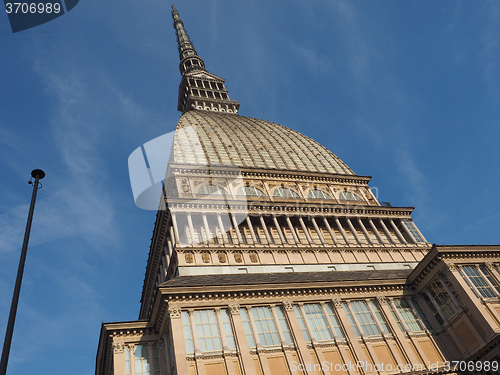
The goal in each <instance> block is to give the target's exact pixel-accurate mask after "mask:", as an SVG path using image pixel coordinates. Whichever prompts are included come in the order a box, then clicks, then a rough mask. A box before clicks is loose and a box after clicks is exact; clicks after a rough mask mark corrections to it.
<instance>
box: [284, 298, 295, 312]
mask: <svg viewBox="0 0 500 375" xmlns="http://www.w3.org/2000/svg"><path fill="white" fill-rule="evenodd" d="M283 308H284V309H285V311H292V310H293V302H292V301H289V300H286V301H283Z"/></svg>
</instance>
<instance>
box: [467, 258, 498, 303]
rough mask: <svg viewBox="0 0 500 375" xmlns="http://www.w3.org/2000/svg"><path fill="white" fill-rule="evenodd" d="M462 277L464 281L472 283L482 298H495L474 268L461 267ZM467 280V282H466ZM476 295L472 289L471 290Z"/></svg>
mask: <svg viewBox="0 0 500 375" xmlns="http://www.w3.org/2000/svg"><path fill="white" fill-rule="evenodd" d="M461 271H462V277H463V278H464V279H465V281H468V282H470V283H472V285H474V286H475V287H476V290H477V291H478V292H479V293H480V294H481V297H483V298H495V297H496V294H495V292H493V290H492V289H491V287H490V286H489V284H488V283H487V281H486V280H485V278H484V277H483V275H481V273H480V272H479V270H478V269H477V268H476V267H475V266H463V267H461ZM467 279H468V280H467ZM471 289H472V291H473V292H474V293H475V294H476V292H475V290H474V288H471Z"/></svg>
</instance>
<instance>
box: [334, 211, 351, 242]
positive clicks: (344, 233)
mask: <svg viewBox="0 0 500 375" xmlns="http://www.w3.org/2000/svg"><path fill="white" fill-rule="evenodd" d="M334 219H335V224H337V227H338V228H339V230H340V233H341V234H342V237H344V241H345V243H346V244H347V245H349V237H347V233H346V232H345V230H344V228H343V227H342V224H341V223H340V220H339V218H338V217H335V218H334Z"/></svg>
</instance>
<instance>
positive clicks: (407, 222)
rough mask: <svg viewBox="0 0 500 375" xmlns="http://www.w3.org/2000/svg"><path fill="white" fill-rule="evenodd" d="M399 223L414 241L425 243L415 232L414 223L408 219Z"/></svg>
mask: <svg viewBox="0 0 500 375" xmlns="http://www.w3.org/2000/svg"><path fill="white" fill-rule="evenodd" d="M401 221H402V223H403V225H404V226H405V227H406V229H408V231H409V232H410V233H411V234H412V236H413V238H415V241H417V242H418V243H425V239H424V238H423V237H422V235H421V234H420V232H419V231H418V230H417V227H416V226H415V223H414V222H413V221H410V220H408V219H402V220H401Z"/></svg>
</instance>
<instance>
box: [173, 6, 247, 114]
mask: <svg viewBox="0 0 500 375" xmlns="http://www.w3.org/2000/svg"><path fill="white" fill-rule="evenodd" d="M172 18H173V19H174V28H175V31H176V34H177V44H178V47H179V59H180V64H179V70H180V72H181V74H182V80H181V83H180V85H179V102H178V105H177V110H178V111H181V112H182V113H185V112H187V111H191V110H204V111H213V112H223V113H233V114H237V113H238V109H239V107H240V103H238V102H237V101H236V100H231V99H229V95H228V92H227V90H226V88H225V86H224V82H225V80H224V79H223V78H221V77H217V76H216V75H214V74H211V73H209V72H207V71H206V69H205V62H204V61H203V59H202V58H201V57H199V56H198V54H197V53H196V50H195V49H194V46H193V43H191V40H190V39H189V36H188V35H187V32H186V30H185V29H184V23H183V22H182V20H181V18H180V17H179V13H178V12H177V10H176V9H175V7H174V6H173V5H172Z"/></svg>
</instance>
